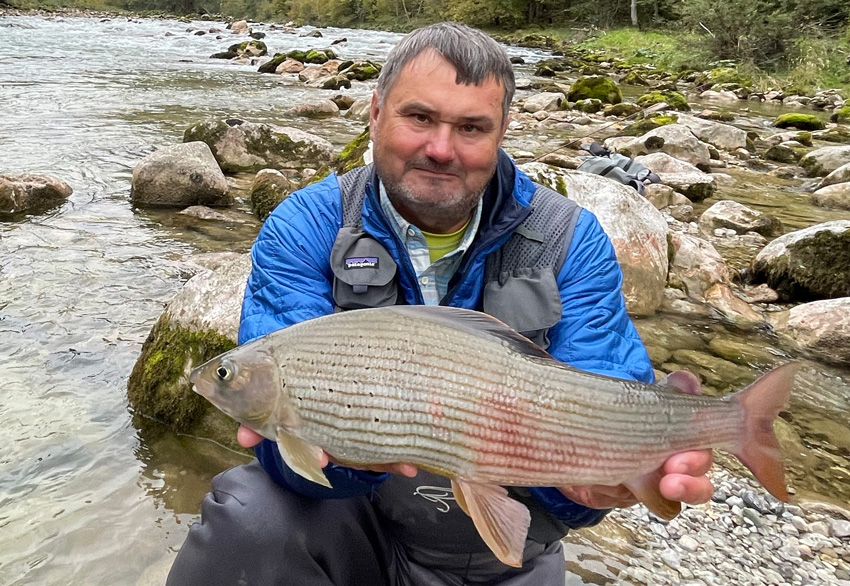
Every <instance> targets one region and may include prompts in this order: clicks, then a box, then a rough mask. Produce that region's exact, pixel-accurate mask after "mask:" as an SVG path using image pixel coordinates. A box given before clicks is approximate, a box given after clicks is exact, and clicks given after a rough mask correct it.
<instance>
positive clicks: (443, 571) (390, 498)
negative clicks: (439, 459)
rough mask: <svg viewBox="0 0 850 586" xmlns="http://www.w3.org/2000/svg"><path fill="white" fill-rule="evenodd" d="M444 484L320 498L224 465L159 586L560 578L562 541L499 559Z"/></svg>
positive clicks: (548, 584) (422, 478) (529, 585)
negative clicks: (517, 562) (519, 557)
mask: <svg viewBox="0 0 850 586" xmlns="http://www.w3.org/2000/svg"><path fill="white" fill-rule="evenodd" d="M448 484H449V482H448V480H446V479H445V478H441V477H439V476H434V475H431V474H427V473H425V472H420V473H419V474H418V475H417V477H416V478H412V479H407V478H403V477H396V476H394V477H393V478H392V479H391V480H389V481H387V482H386V483H385V484H384V485H382V486H381V487H380V490H379V491H378V492H377V493H376V495H374V497H373V499H372V500H371V501H370V499H369V498H368V497H356V498H348V499H328V500H318V499H310V498H306V497H303V496H300V495H298V494H295V493H293V492H291V491H289V490H287V489H285V488H283V487H281V486H278V485H277V484H275V483H274V481H272V480H271V479H270V478H269V476H268V475H267V474H266V473H265V472H264V471H263V469H262V468H261V467H260V465H259V463H257V462H256V461H255V462H254V463H252V464H249V465H247V466H239V467H236V468H232V469H230V470H227V471H226V472H223V473H222V474H219V475H218V476H217V477H216V478H215V479H214V480H213V490H212V492H210V493H209V494H208V495H207V497H206V498H205V499H204V503H203V517H202V521H201V522H199V523H196V524H195V525H193V526H192V528H191V530H190V531H189V535H188V537H187V538H186V542H185V543H184V544H183V547H182V549H181V550H180V553H179V554H178V556H177V559H176V560H175V562H174V566H173V567H172V569H171V573H170V574H169V576H168V582H167V586H219V585H220V586H225V585H226V586H293V585H301V584H303V585H305V586H332V585H333V586H384V585H386V586H461V585H465V584H492V585H499V586H556V585H557V586H562V585H563V584H564V580H565V565H564V555H563V551H562V548H561V544H560V542H558V541H555V542H554V543H551V544H541V543H537V542H535V541H533V540H529V541H528V542H527V544H526V553H525V558H526V559H527V560H528V561H527V562H526V563H525V564H524V565H523V567H522V568H510V567H508V566H505V565H503V564H502V563H500V562H499V561H498V560H497V559H496V558H495V557H494V556H493V554H492V553H490V551H489V550H488V549H487V547H486V545H484V542H483V541H481V538H480V537H479V536H478V533H477V532H476V530H475V527H474V526H473V524H472V522H471V520H470V519H469V518H468V517H467V516H466V514H465V513H463V511H461V510H460V508H459V507H458V506H457V503H455V502H454V500H453V497H452V495H451V492H450V491H449V490H448V489H447V487H448ZM411 497H413V498H411ZM399 499H401V500H399ZM402 541H404V543H405V545H404V546H402V545H401V542H402ZM470 552H471V553H470Z"/></svg>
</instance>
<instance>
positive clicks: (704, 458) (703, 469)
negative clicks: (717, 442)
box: [663, 450, 714, 476]
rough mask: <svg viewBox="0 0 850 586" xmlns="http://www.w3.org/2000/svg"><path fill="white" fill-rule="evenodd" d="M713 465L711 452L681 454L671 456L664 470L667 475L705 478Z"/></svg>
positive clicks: (700, 451) (701, 451)
mask: <svg viewBox="0 0 850 586" xmlns="http://www.w3.org/2000/svg"><path fill="white" fill-rule="evenodd" d="M713 463H714V457H713V455H712V453H711V450H699V451H692V452H681V453H679V454H674V455H672V456H670V457H669V458H668V459H667V461H666V462H665V463H664V467H663V470H664V473H665V474H687V475H690V476H704V475H705V474H706V473H707V472H708V471H709V469H710V468H711V465H712V464H713Z"/></svg>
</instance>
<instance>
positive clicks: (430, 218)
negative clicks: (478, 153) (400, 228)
mask: <svg viewBox="0 0 850 586" xmlns="http://www.w3.org/2000/svg"><path fill="white" fill-rule="evenodd" d="M375 169H376V172H377V174H378V178H379V179H380V180H381V184H382V185H383V186H384V189H385V190H386V192H387V196H388V197H389V199H390V202H391V203H392V204H393V207H395V209H396V211H398V212H399V213H401V214H402V216H404V217H405V219H407V220H408V221H410V222H411V223H412V224H414V225H416V226H417V227H419V228H423V229H426V230H428V229H429V228H430V230H429V231H435V230H434V228H435V227H449V226H453V225H454V224H457V223H459V222H461V221H463V220H464V219H466V218H469V216H471V215H472V210H473V209H474V208H475V207H476V206H477V205H478V200H479V199H481V196H482V194H483V193H484V189H485V188H486V187H487V183H489V182H490V180H489V179H488V180H487V182H486V183H484V184H483V185H480V186H473V187H472V189H471V190H465V189H463V188H462V187H461V188H460V189H458V190H453V191H449V190H446V187H445V185H440V184H441V183H442V182H441V181H439V180H434V181H433V182H431V183H432V186H428V185H427V184H426V185H425V186H422V187H417V188H416V189H413V188H411V187H409V186H407V185H405V184H404V183H403V181H401V180H396V179H395V178H394V177H389V176H387V174H386V173H382V172H381V168H380V165H379V164H378V161H375ZM412 169H427V170H429V171H435V172H438V173H453V174H456V175H459V176H460V175H461V173H462V172H461V171H459V170H458V169H456V168H455V166H454V165H441V164H439V163H435V162H434V161H431V160H415V161H410V162H408V163H407V165H406V166H405V170H406V171H407V170H412ZM495 169H496V165H495V161H494V163H493V172H495ZM489 177H492V174H491V175H489ZM411 217H412V218H416V219H417V221H418V222H419V223H421V224H422V226H419V225H418V223H417V222H416V221H411Z"/></svg>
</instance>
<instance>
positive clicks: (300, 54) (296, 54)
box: [286, 49, 309, 63]
mask: <svg viewBox="0 0 850 586" xmlns="http://www.w3.org/2000/svg"><path fill="white" fill-rule="evenodd" d="M308 52H309V51H301V50H299V49H293V50H292V51H289V52H287V53H286V57H287V58H289V59H295V60H296V61H300V62H301V63H304V62H305V61H306V60H307V53H308Z"/></svg>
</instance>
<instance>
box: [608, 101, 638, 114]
mask: <svg viewBox="0 0 850 586" xmlns="http://www.w3.org/2000/svg"><path fill="white" fill-rule="evenodd" d="M640 111H641V107H640V106H638V105H637V104H630V103H628V102H621V103H619V104H614V105H611V106H608V107H607V108H605V111H604V114H605V115H606V116H620V117H628V116H634V115H635V114H637V113H638V112H640Z"/></svg>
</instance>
